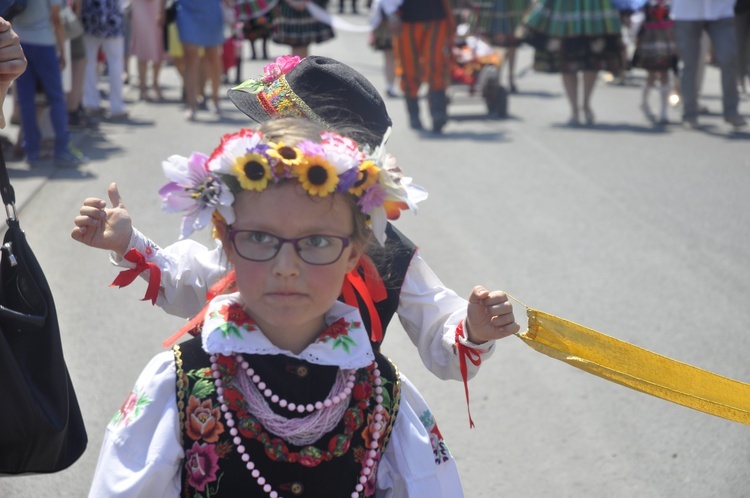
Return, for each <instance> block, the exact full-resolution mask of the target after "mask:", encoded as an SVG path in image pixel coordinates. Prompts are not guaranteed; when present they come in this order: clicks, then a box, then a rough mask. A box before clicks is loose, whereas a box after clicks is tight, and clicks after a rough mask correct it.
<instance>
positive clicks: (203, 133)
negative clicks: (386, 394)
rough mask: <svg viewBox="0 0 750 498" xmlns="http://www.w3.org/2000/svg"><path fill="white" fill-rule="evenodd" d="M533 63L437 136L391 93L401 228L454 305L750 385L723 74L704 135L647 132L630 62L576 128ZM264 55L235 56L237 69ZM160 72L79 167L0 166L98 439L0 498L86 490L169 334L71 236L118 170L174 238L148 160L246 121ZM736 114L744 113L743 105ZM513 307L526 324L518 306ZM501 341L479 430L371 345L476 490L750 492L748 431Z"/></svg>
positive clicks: (421, 372) (746, 173)
mask: <svg viewBox="0 0 750 498" xmlns="http://www.w3.org/2000/svg"><path fill="white" fill-rule="evenodd" d="M354 20H357V19H354ZM361 20H362V19H361V18H360V19H359V21H360V22H361ZM270 49H271V53H272V55H274V56H276V55H281V54H282V50H281V47H279V46H273V45H271V46H270ZM313 53H316V54H321V55H329V56H333V57H335V58H338V59H340V60H342V61H343V62H346V63H348V64H351V65H352V66H354V67H355V68H357V69H358V70H360V71H361V72H363V73H364V74H365V75H366V76H367V77H369V78H370V79H371V80H372V81H374V82H376V84H377V86H378V87H379V88H383V89H384V84H383V78H382V75H381V63H382V60H381V57H380V54H378V53H374V52H371V51H370V50H369V48H368V47H367V45H366V41H365V39H364V37H363V35H350V34H344V33H341V34H339V37H338V38H337V39H336V40H335V41H333V42H330V43H326V44H323V45H320V46H316V47H314V48H313ZM531 55H532V54H531V51H530V50H528V49H522V50H521V51H520V61H519V74H520V77H519V79H518V86H519V88H520V90H521V93H520V94H519V95H514V96H512V98H511V101H510V112H511V117H510V119H507V120H499V121H497V120H487V119H485V118H484V116H483V114H484V105H483V102H482V101H481V100H480V99H478V98H477V97H470V96H468V95H466V94H465V92H463V91H460V92H459V91H458V90H459V89H455V90H457V92H456V95H455V96H454V98H453V100H452V104H451V106H450V110H449V112H450V114H451V117H452V119H451V121H450V122H449V124H448V125H447V126H446V128H445V133H444V134H443V135H442V136H439V137H435V136H431V135H430V134H422V135H420V134H418V133H416V132H413V131H412V130H410V129H409V128H408V127H407V120H406V115H405V109H404V104H403V102H402V101H401V100H399V99H389V100H388V106H389V110H390V112H391V114H392V116H393V119H394V130H395V133H394V135H393V136H392V138H391V140H390V142H389V149H390V150H391V151H392V152H393V153H394V154H395V155H396V157H397V158H398V159H399V163H400V164H401V165H402V167H403V169H404V170H405V171H406V172H407V173H408V174H409V175H411V176H413V177H414V179H415V182H416V183H419V184H422V185H423V186H425V187H426V188H427V189H428V190H429V192H430V198H429V199H428V200H427V201H426V202H424V203H423V204H422V206H421V209H420V212H419V214H418V215H416V216H413V215H405V216H404V217H402V219H401V220H399V222H398V226H399V227H400V228H401V229H402V230H403V231H404V232H405V233H407V234H408V235H409V236H410V237H411V238H412V239H413V240H414V241H415V242H416V243H417V244H418V245H419V247H420V251H421V253H422V255H423V257H424V258H425V259H426V260H427V261H428V262H429V263H430V265H431V266H432V268H433V269H434V270H435V272H436V273H437V274H438V275H439V276H440V277H441V278H442V280H443V281H444V282H445V283H446V284H447V285H448V286H450V287H452V288H453V289H455V290H456V291H457V292H459V293H460V294H462V295H468V293H469V291H470V289H471V288H472V287H473V286H474V285H476V284H480V283H481V284H483V285H485V286H488V287H490V288H499V289H504V290H506V291H507V292H509V293H511V294H512V295H513V296H515V297H516V298H518V299H519V300H521V301H523V302H524V303H526V304H527V305H529V306H531V307H533V308H536V309H541V310H544V311H547V312H550V313H553V314H555V315H559V316H561V317H564V318H567V319H569V320H572V321H575V322H577V323H581V324H583V325H586V326H588V327H591V328H595V329H597V330H599V331H602V332H604V333H606V334H609V335H612V336H615V337H617V338H619V339H622V340H625V341H629V342H632V343H634V344H637V345H639V346H641V347H644V348H647V349H650V350H652V351H655V352H658V353H660V354H663V355H665V356H669V357H671V358H675V359H678V360H680V361H683V362H686V363H689V364H692V365H696V366H698V367H701V368H703V369H706V370H709V371H712V372H716V373H719V374H722V375H725V376H728V377H731V378H734V379H737V380H740V381H743V382H750V361H748V357H749V356H750V334H748V332H747V328H748V323H750V307H749V306H748V305H747V301H748V296H750V256H748V251H747V247H750V229H749V228H748V227H749V226H750V225H749V222H750V195H749V194H748V189H750V134H748V133H733V132H732V131H731V130H730V129H729V128H727V127H726V126H725V125H724V123H723V122H722V120H721V115H720V103H721V100H720V93H719V75H718V72H717V71H716V69H714V68H709V70H708V73H707V77H706V83H705V89H704V94H705V95H704V99H703V103H705V104H706V105H708V107H709V109H710V111H711V112H712V114H710V115H707V116H704V117H703V118H702V123H703V124H704V129H703V130H702V131H686V130H683V129H682V128H681V127H679V126H678V125H671V126H667V127H665V128H653V127H651V126H650V125H649V124H648V123H647V122H646V121H645V119H644V118H643V117H642V116H641V114H640V111H639V110H638V103H639V98H640V97H639V96H640V89H639V88H638V86H637V85H639V84H641V83H642V82H643V79H642V76H643V75H642V74H639V73H636V74H635V75H634V76H635V78H634V84H633V85H629V86H610V85H606V84H599V85H598V87H597V89H596V93H595V97H594V109H595V112H596V116H597V124H596V125H595V126H593V127H584V128H580V129H572V128H569V127H566V126H565V125H564V123H565V122H566V121H567V118H568V109H567V104H566V102H565V99H564V96H563V94H562V85H561V81H560V78H559V76H550V75H544V74H536V73H534V72H533V71H531V69H530V68H529V66H530V62H531ZM262 66H263V63H262V62H260V61H258V62H246V63H245V67H244V68H243V73H244V74H245V75H254V74H259V73H260V71H261V68H262ZM164 81H165V83H166V84H167V89H166V92H165V93H166V95H167V97H168V98H170V99H171V101H170V102H166V103H160V104H149V103H142V102H135V101H133V102H131V104H130V105H129V108H130V113H131V118H130V120H129V121H127V122H124V123H107V122H103V123H101V125H100V126H99V128H98V130H94V131H90V132H86V133H79V134H77V135H76V140H77V141H78V143H79V144H80V145H81V148H82V149H83V150H84V152H85V153H86V154H87V155H88V156H89V157H91V159H92V161H91V162H90V163H89V164H87V165H86V166H84V167H81V168H79V169H78V170H57V169H54V168H46V169H43V170H36V171H35V170H29V169H28V168H27V167H26V166H25V165H24V164H22V163H9V167H10V168H11V170H12V171H11V176H12V181H13V183H14V185H16V188H17V190H18V191H19V194H20V195H19V207H20V208H21V223H22V226H23V227H24V228H25V230H26V232H27V234H28V238H29V240H30V243H31V245H32V247H33V248H34V249H35V251H36V253H37V257H38V258H39V260H40V261H41V263H42V266H43V267H44V268H45V271H46V274H47V277H48V279H49V282H50V284H51V285H52V288H53V291H54V293H55V298H56V302H57V307H58V313H59V318H60V324H61V328H62V333H63V342H64V347H65V352H66V357H67V361H68V366H69V369H70V372H71V375H72V377H73V380H74V383H75V386H76V389H77V392H78V396H79V399H80V402H81V407H82V409H83V412H84V416H85V419H86V423H87V427H88V431H89V437H90V442H89V448H88V450H87V451H86V453H85V454H84V456H83V457H82V458H81V459H80V460H79V461H78V462H77V463H76V464H75V465H73V466H72V467H71V468H70V469H68V470H66V471H64V472H61V473H59V474H56V475H50V476H27V477H14V478H4V479H0V496H1V497H7V498H21V497H23V498H32V497H49V496H55V497H57V496H59V497H80V496H85V495H86V493H87V490H88V485H89V483H90V479H91V476H92V473H93V470H94V467H95V464H96V459H97V454H98V450H99V446H100V443H101V436H102V434H103V431H104V427H105V426H106V424H107V422H108V421H109V419H110V418H111V416H112V415H113V414H114V412H115V411H116V410H117V408H118V407H119V406H120V404H121V403H122V402H123V401H124V400H125V398H126V396H127V394H128V392H129V390H130V388H131V387H132V384H133V383H134V381H135V378H136V376H137V375H138V373H139V372H140V370H141V368H142V367H143V366H144V365H145V364H146V362H147V361H148V360H149V359H150V358H151V356H153V355H154V354H155V353H157V352H159V351H160V350H161V345H160V343H161V341H162V340H163V339H164V338H166V337H167V336H169V335H170V334H171V333H172V332H173V331H174V330H176V329H177V328H179V326H180V325H181V324H182V321H181V320H180V319H177V318H175V317H170V316H167V315H165V314H164V313H163V312H161V311H160V310H159V309H157V308H154V307H152V306H151V305H150V304H148V303H144V302H141V301H139V299H140V298H141V297H142V296H143V293H144V292H145V285H144V284H143V283H142V282H139V283H138V284H135V285H133V286H131V287H129V288H127V289H124V290H116V289H113V288H109V287H108V284H109V283H110V282H111V281H112V279H114V277H115V275H116V273H117V272H116V270H114V269H113V268H112V267H110V265H109V263H108V261H107V255H106V254H104V253H102V252H98V251H96V250H93V249H90V248H87V247H84V246H82V245H80V244H77V243H75V242H74V241H73V240H72V239H70V236H69V232H70V229H71V228H72V226H73V224H72V219H73V217H74V216H75V214H76V212H77V210H78V207H79V205H80V203H81V201H82V200H83V199H84V198H85V197H87V196H106V186H107V184H108V183H109V182H111V181H117V182H118V183H119V185H120V188H121V192H122V195H123V197H124V199H125V201H126V203H127V205H128V206H129V208H130V210H131V213H132V215H133V218H134V220H135V224H136V226H137V227H138V228H139V229H141V230H142V231H143V232H144V233H146V234H148V235H150V236H151V237H152V238H153V239H154V240H155V241H156V242H158V243H159V244H162V245H167V244H169V243H171V242H173V241H174V240H176V238H177V236H178V233H179V217H177V216H175V215H168V214H164V213H162V212H161V210H160V200H159V198H158V195H157V194H156V191H157V190H158V188H159V187H160V186H161V185H163V183H164V182H165V179H164V177H163V175H162V172H161V168H160V162H161V160H162V159H164V158H166V157H167V156H168V155H170V154H175V153H178V154H182V155H188V154H189V153H190V152H191V151H193V150H198V151H204V152H209V151H210V150H211V149H212V148H213V147H214V146H215V145H216V144H217V143H218V142H217V141H218V138H219V137H220V136H221V134H223V133H226V132H228V131H231V130H233V129H236V128H237V127H239V126H242V125H245V124H247V122H248V121H247V119H245V117H244V116H243V115H242V114H241V113H239V112H238V111H235V110H234V109H233V108H232V105H231V103H230V102H229V101H228V100H224V101H223V102H222V107H223V110H224V111H225V113H224V117H223V118H222V119H221V120H216V119H215V118H213V117H211V116H209V115H208V114H207V113H206V114H205V115H200V116H199V121H198V123H186V122H185V121H183V119H182V111H181V109H180V108H179V106H178V105H177V104H176V99H177V97H178V94H179V85H178V84H177V79H176V73H175V72H174V70H173V69H171V68H170V69H167V70H165V72H164ZM136 95H137V92H136V90H134V89H133V90H129V94H128V97H130V98H131V99H132V98H135V96H136ZM741 106H742V107H741V109H740V110H741V112H743V113H744V114H745V115H746V116H747V115H748V113H749V112H750V102H749V101H748V100H747V99H745V100H743V102H742V104H741ZM670 117H671V118H672V119H673V120H674V121H677V120H678V119H679V111H678V110H672V112H671V115H670ZM424 119H425V121H428V116H427V114H426V111H425V115H424ZM11 133H13V130H11ZM198 238H199V240H201V241H204V242H206V243H208V237H207V235H206V234H201V235H200V236H198ZM516 311H517V316H518V319H519V321H520V322H522V323H523V324H524V325H525V312H524V309H523V307H522V306H521V305H518V304H517V305H516ZM498 346H499V347H498V348H497V352H496V353H495V355H494V357H493V358H492V359H491V360H489V361H487V362H486V363H485V365H484V366H483V368H482V371H481V372H480V374H479V375H478V377H477V378H476V379H474V380H473V381H472V382H471V383H470V388H471V409H472V415H473V418H474V420H475V422H476V425H477V426H476V428H475V429H472V430H470V429H469V428H468V419H467V411H466V405H465V401H464V392H463V386H462V385H461V383H458V382H443V381H440V380H438V379H436V378H435V377H433V376H431V375H430V374H429V373H428V372H427V371H426V369H425V368H424V367H423V366H422V365H421V363H420V360H419V358H418V355H417V354H416V350H415V348H413V347H411V346H410V345H409V342H408V339H407V337H406V334H404V333H403V331H402V330H401V329H400V327H399V326H398V323H394V324H392V326H391V328H390V329H389V331H388V336H387V339H386V342H385V345H384V352H385V353H386V354H388V355H390V356H391V357H392V358H393V359H394V360H395V361H396V363H397V364H398V365H399V366H400V368H401V370H402V371H403V372H405V373H406V374H407V375H408V376H409V377H410V378H411V379H412V381H414V383H415V384H416V385H417V386H418V387H419V388H420V390H421V391H422V393H423V395H424V396H425V398H426V399H427V400H428V401H429V402H430V405H431V408H432V409H433V411H434V413H435V415H436V418H437V420H438V422H439V424H440V429H441V431H442V432H443V435H444V436H445V437H446V440H447V442H448V444H449V446H450V448H451V450H452V452H453V453H454V455H455V456H456V459H457V461H458V464H459V468H460V470H461V474H462V477H463V481H464V487H465V492H466V496H467V497H470V498H478V497H488V498H489V497H492V498H494V497H500V496H508V497H530V498H537V497H573V496H607V497H623V498H624V497H628V498H629V497H632V496H638V497H640V498H659V497H695V498H699V497H700V498H702V497H722V498H733V497H747V496H750V487H749V486H748V481H749V480H750V428H748V427H747V426H744V425H741V424H739V423H736V422H731V421H727V420H723V419H721V418H717V417H714V416H710V415H706V414H703V413H700V412H696V411H693V410H690V409H687V408H684V407H681V406H678V405H674V404H671V403H668V402H666V401H663V400H660V399H656V398H653V397H650V396H647V395H644V394H640V393H637V392H634V391H631V390H629V389H626V388H624V387H621V386H619V385H615V384H612V383H609V382H606V381H604V380H602V379H599V378H596V377H593V376H591V375H588V374H586V373H584V372H581V371H579V370H577V369H574V368H572V367H570V366H568V365H566V364H563V363H561V362H558V361H556V360H553V359H551V358H548V357H546V356H543V355H541V354H539V353H537V352H535V351H533V350H532V349H530V348H528V347H527V346H526V345H524V344H523V343H522V341H520V340H518V339H517V338H515V337H510V338H507V339H504V340H503V341H501V343H500V344H498ZM40 347H43V345H41V344H40ZM3 404H5V403H3Z"/></svg>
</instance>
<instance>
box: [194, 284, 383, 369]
mask: <svg viewBox="0 0 750 498" xmlns="http://www.w3.org/2000/svg"><path fill="white" fill-rule="evenodd" d="M325 322H326V324H328V328H327V329H326V330H325V332H323V333H322V334H320V336H318V338H317V339H316V340H315V342H313V343H312V344H310V345H309V346H308V347H307V348H305V350H304V351H302V352H301V353H299V354H294V353H292V352H291V351H288V350H286V349H281V348H279V347H277V346H275V345H274V344H273V343H272V342H271V341H270V340H268V338H267V337H266V336H265V334H263V332H262V331H261V330H260V328H258V326H257V325H255V323H254V322H253V321H252V319H251V318H250V317H249V316H247V314H246V313H245V312H244V311H243V309H242V305H241V304H239V293H234V294H224V295H221V296H217V297H215V298H214V299H213V300H212V301H211V302H210V303H209V305H208V309H207V310H206V319H205V321H204V322H203V331H202V333H201V337H202V342H203V350H204V351H206V352H207V353H209V354H212V353H220V354H224V355H229V354H232V353H233V352H234V353H246V354H283V355H286V356H289V357H292V358H298V359H301V360H305V361H308V362H310V363H315V364H318V365H335V366H338V367H340V368H362V367H365V366H367V365H369V364H370V363H372V361H373V360H374V359H375V355H374V354H373V352H372V346H371V344H370V337H369V335H368V333H367V330H366V329H365V327H364V324H363V323H362V317H361V315H360V314H359V310H358V309H357V308H354V307H352V306H349V305H347V304H344V303H341V302H338V301H337V302H335V303H334V305H333V306H332V307H331V309H330V310H328V313H326V316H325Z"/></svg>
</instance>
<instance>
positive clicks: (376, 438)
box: [211, 354, 385, 498]
mask: <svg viewBox="0 0 750 498" xmlns="http://www.w3.org/2000/svg"><path fill="white" fill-rule="evenodd" d="M234 359H235V361H237V362H238V364H239V365H240V366H241V367H242V370H244V372H245V374H246V375H247V376H248V377H249V378H250V380H252V381H253V383H254V384H255V386H257V389H258V390H260V386H259V384H260V383H261V381H260V378H258V380H257V382H256V381H255V379H254V377H255V376H256V375H257V374H256V373H255V372H254V371H253V372H252V374H250V372H249V371H252V369H251V368H250V367H249V365H248V364H247V362H246V361H244V358H243V357H242V355H240V354H236V355H235V358H234ZM217 361H218V356H217V355H215V354H212V355H211V370H212V372H213V377H214V385H215V386H216V393H217V397H218V400H219V403H221V411H222V412H223V413H224V419H225V420H226V425H227V427H229V434H230V435H231V436H232V438H233V439H232V442H233V443H234V445H235V447H236V450H237V453H239V455H240V458H241V459H242V461H243V462H244V463H245V468H247V470H249V471H250V475H251V476H252V477H253V479H255V481H256V482H257V483H258V485H259V486H261V487H262V488H263V491H264V492H265V493H267V494H268V496H269V497H270V498H282V497H281V496H280V495H279V493H278V491H276V490H274V489H273V487H272V486H271V485H270V484H268V483H267V482H266V479H265V478H264V477H263V476H261V475H260V471H259V470H258V469H256V468H255V463H254V462H253V461H252V460H250V455H249V454H248V453H246V449H245V446H244V445H243V444H242V438H241V436H240V433H239V430H238V429H237V428H236V427H235V422H234V415H233V414H232V412H231V411H230V409H229V405H228V404H227V402H226V399H225V398H224V387H223V382H222V380H221V372H220V371H219V367H218V364H217ZM373 363H374V362H373ZM339 374H341V371H339ZM372 374H373V377H374V379H373V384H374V394H375V402H376V405H375V411H374V415H373V418H372V422H371V423H370V430H369V432H370V434H371V436H370V437H371V438H372V441H371V442H370V448H369V451H368V453H367V456H366V458H367V460H365V465H364V466H363V467H362V471H361V472H360V475H359V482H358V483H357V484H356V486H355V487H354V491H353V492H352V494H351V497H352V498H359V496H360V494H361V493H362V491H364V489H365V487H364V485H365V483H367V481H368V480H369V479H370V475H371V474H372V472H373V468H374V466H375V459H376V457H377V456H378V452H377V449H378V447H379V446H380V438H381V436H382V435H383V433H384V432H385V426H384V423H383V411H384V408H383V387H382V384H383V381H382V379H381V378H380V370H379V369H378V368H377V365H375V368H373V370H372ZM354 375H355V374H354V372H351V373H350V374H349V376H348V378H347V383H346V387H345V388H344V392H345V391H346V390H348V394H347V395H346V397H345V400H346V401H348V399H349V396H350V395H351V390H352V389H353V387H354V378H355V377H354ZM337 379H338V375H337ZM350 384H351V386H350ZM335 388H336V386H335V385H334V387H333V388H332V390H331V392H333V391H334V389H335ZM266 390H267V388H266V387H265V386H264V389H263V394H264V395H265V391H266ZM269 392H270V390H269ZM273 396H274V394H273V393H272V392H271V396H270V397H271V398H273ZM336 396H339V400H338V402H336V403H334V399H335V398H336ZM261 399H262V398H261ZM272 401H273V399H272ZM278 401H281V400H278ZM325 401H330V405H329V406H326V405H325ZM325 401H322V402H321V401H319V402H318V403H321V404H322V405H323V406H322V407H321V408H317V405H318V403H315V404H314V405H295V406H297V407H299V406H303V407H304V410H302V411H299V408H297V411H298V412H299V413H303V412H304V411H313V410H308V408H307V407H308V406H312V407H313V409H314V410H318V411H322V410H324V409H328V408H331V407H336V406H343V407H344V408H346V406H347V405H348V402H347V403H342V401H344V400H342V398H341V396H340V395H334V396H333V397H329V398H326V400H325ZM265 404H266V406H268V404H267V403H265ZM289 404H290V403H287V408H288V407H289ZM279 406H281V404H280V403H279ZM290 410H291V409H290ZM305 418H307V417H305ZM340 418H341V417H340V416H339V417H338V418H337V420H339V419H340Z"/></svg>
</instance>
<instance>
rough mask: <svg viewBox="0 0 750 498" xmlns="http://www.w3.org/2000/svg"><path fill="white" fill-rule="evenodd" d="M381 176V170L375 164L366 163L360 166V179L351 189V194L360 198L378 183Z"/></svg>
mask: <svg viewBox="0 0 750 498" xmlns="http://www.w3.org/2000/svg"><path fill="white" fill-rule="evenodd" d="M379 174H380V168H378V167H377V166H375V163H374V162H372V161H364V162H363V163H362V164H361V165H360V166H359V178H358V179H357V181H356V182H355V183H354V186H352V188H350V189H349V193H350V194H352V195H354V196H356V197H360V196H361V195H362V193H363V192H364V191H365V190H367V188H368V187H370V186H371V185H374V184H375V183H377V181H378V175H379Z"/></svg>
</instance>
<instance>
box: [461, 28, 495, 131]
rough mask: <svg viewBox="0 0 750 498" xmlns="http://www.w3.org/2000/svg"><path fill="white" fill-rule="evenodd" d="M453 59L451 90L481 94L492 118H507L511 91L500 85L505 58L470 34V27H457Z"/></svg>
mask: <svg viewBox="0 0 750 498" xmlns="http://www.w3.org/2000/svg"><path fill="white" fill-rule="evenodd" d="M452 56H453V57H452V59H453V64H452V67H451V88H452V89H454V90H455V89H462V88H465V89H466V90H468V93H469V95H471V96H474V95H477V94H479V95H481V96H482V98H483V99H484V101H485V103H486V104H487V115H488V116H489V117H491V118H495V119H499V118H505V117H507V116H508V91H507V90H506V89H505V87H503V86H502V85H501V84H500V66H501V64H502V57H501V56H500V55H499V54H498V53H497V52H496V51H495V50H494V49H493V48H492V46H490V44H488V43H487V42H485V41H484V40H482V39H481V38H480V37H478V36H474V35H470V34H469V25H468V24H459V25H458V26H457V28H456V43H455V44H454V46H453V49H452Z"/></svg>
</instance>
